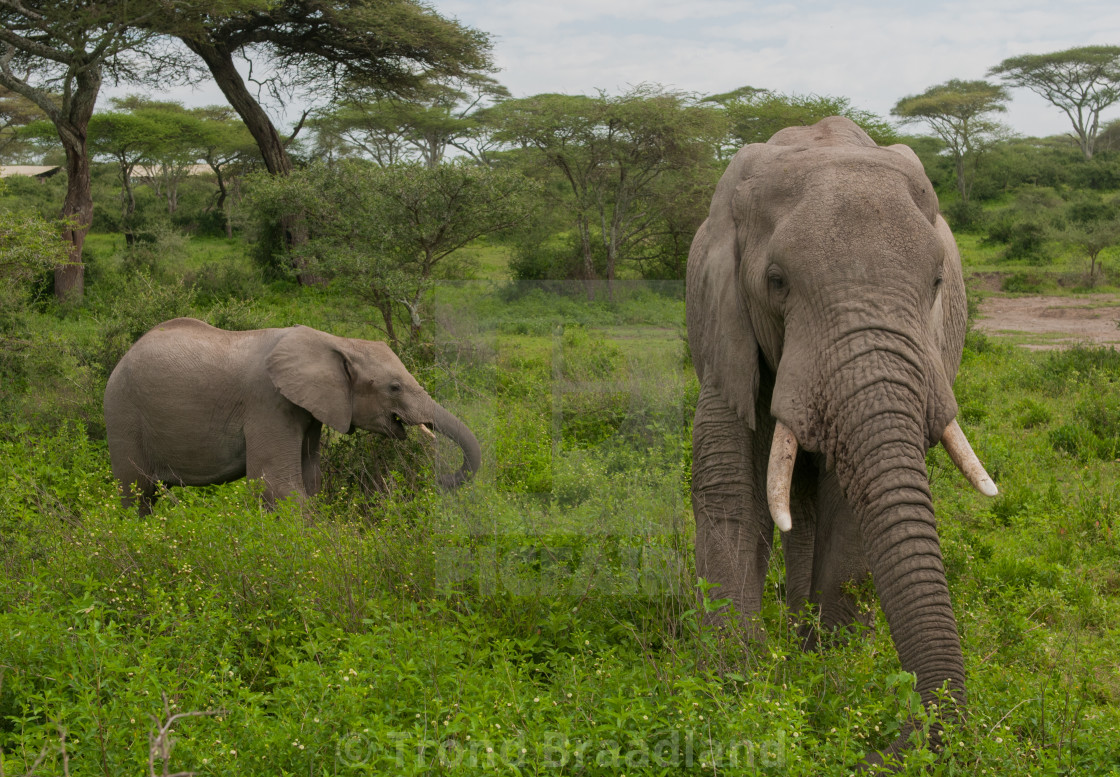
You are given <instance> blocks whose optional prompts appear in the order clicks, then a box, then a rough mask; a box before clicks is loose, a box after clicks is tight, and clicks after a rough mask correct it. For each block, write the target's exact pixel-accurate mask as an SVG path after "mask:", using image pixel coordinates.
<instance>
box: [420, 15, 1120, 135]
mask: <svg viewBox="0 0 1120 777" xmlns="http://www.w3.org/2000/svg"><path fill="white" fill-rule="evenodd" d="M437 10H438V11H439V12H440V13H444V14H451V15H455V16H457V17H458V18H459V19H460V20H461V21H463V22H464V23H466V24H469V25H472V26H475V27H478V28H479V29H483V30H486V31H488V32H491V33H492V34H494V36H495V44H496V45H495V58H496V60H497V62H498V64H499V66H500V67H501V68H502V73H501V74H500V76H499V77H500V80H502V82H503V83H505V84H506V85H507V86H509V87H510V89H511V90H512V91H513V92H514V94H515V95H529V94H537V93H540V92H568V93H583V94H588V93H592V92H593V91H594V90H595V89H599V88H602V89H606V90H607V91H611V92H614V91H619V90H621V89H624V88H625V87H626V86H627V85H628V84H636V83H642V82H656V83H661V84H665V85H666V86H671V87H674V88H679V89H683V90H686V91H697V92H703V93H714V92H721V91H727V90H729V89H733V88H735V87H738V86H743V85H745V84H750V85H752V86H759V87H764V88H768V89H773V90H775V91H780V92H787V93H788V92H798V93H810V92H811V93H817V94H829V95H836V96H843V97H848V98H849V99H851V100H852V102H853V104H855V105H856V106H858V107H860V108H864V109H867V110H872V111H875V112H876V113H879V114H881V115H884V116H886V115H888V114H889V112H890V109H891V107H892V106H893V105H894V103H895V102H897V100H898V99H899V98H901V97H904V96H906V95H909V94H916V93H918V92H921V91H923V90H925V89H926V88H928V87H929V86H932V85H934V84H937V83H942V82H944V81H947V80H949V79H950V78H969V79H970V78H983V77H984V76H985V73H986V72H987V70H988V68H990V67H991V66H992V65H995V64H997V63H999V62H1000V61H1002V60H1003V59H1005V58H1006V57H1009V56H1013V55H1016V54H1022V53H1028V52H1039V53H1042V52H1046V51H1057V50H1060V49H1063V48H1070V47H1073V46H1081V45H1088V44H1090V43H1112V44H1115V43H1120V41H1112V40H1108V39H1107V36H1108V34H1109V33H1110V31H1116V30H1120V4H1116V3H1115V2H1107V3H1106V2H1099V1H1098V0H1070V2H1065V3H1061V4H1057V3H1053V2H1052V0H1014V1H1012V0H988V1H987V2H984V3H976V2H940V3H938V2H930V3H921V4H919V3H912V2H905V3H900V2H897V0H878V1H876V0H849V1H848V2H845V3H842V4H841V3H835V2H825V1H824V0H820V1H815V2H814V1H806V0H798V1H795V2H787V3H779V4H770V3H758V2H748V3H742V2H726V1H725V0H698V2H692V3H681V2H679V0H678V1H676V2H671V1H670V0H615V1H612V2H610V3H604V2H602V0H571V1H570V2H564V3H555V2H524V1H523V0H450V1H448V2H440V3H438V5H437ZM1086 20H1091V21H1088V22H1087V21H1086ZM1117 113H1120V112H1117ZM1006 118H1007V121H1008V122H1009V123H1010V124H1011V125H1012V126H1013V127H1014V128H1015V129H1017V130H1018V131H1019V132H1022V133H1025V134H1053V133H1058V132H1063V131H1065V126H1066V124H1065V122H1066V120H1065V117H1064V116H1062V114H1061V113H1060V112H1058V110H1057V109H1055V108H1053V107H1051V106H1049V105H1048V104H1047V103H1045V102H1044V101H1042V100H1041V98H1037V97H1032V96H1031V95H1028V94H1019V93H1018V92H1016V93H1015V99H1014V101H1013V103H1012V106H1011V110H1010V111H1009V113H1008V114H1007V117H1006Z"/></svg>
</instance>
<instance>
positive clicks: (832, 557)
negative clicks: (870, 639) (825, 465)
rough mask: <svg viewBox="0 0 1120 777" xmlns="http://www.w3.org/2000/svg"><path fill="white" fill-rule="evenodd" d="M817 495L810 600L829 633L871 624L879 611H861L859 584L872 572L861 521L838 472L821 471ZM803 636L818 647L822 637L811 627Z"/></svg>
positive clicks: (808, 642)
mask: <svg viewBox="0 0 1120 777" xmlns="http://www.w3.org/2000/svg"><path fill="white" fill-rule="evenodd" d="M817 494H818V497H817V513H818V514H817V532H816V537H815V548H814V552H813V559H812V582H811V584H810V592H809V602H810V603H812V604H814V605H816V606H817V607H818V609H819V611H820V625H821V629H822V630H823V631H824V632H825V633H826V634H827V633H829V632H831V631H835V630H843V629H847V628H849V627H851V626H854V625H856V624H861V625H863V626H868V627H869V626H871V625H872V624H874V622H875V613H874V611H873V610H870V611H869V610H867V609H866V608H865V609H864V610H863V611H861V610H860V603H859V601H858V598H857V593H858V589H859V587H860V586H861V585H862V584H864V583H866V582H867V581H868V580H869V579H870V575H871V572H870V570H869V568H868V566H867V560H866V558H865V557H864V555H863V544H862V540H861V538H860V534H859V522H858V521H857V520H856V518H855V515H853V513H852V508H851V507H850V506H849V505H848V502H847V500H846V499H844V495H843V494H842V493H841V491H840V484H839V482H837V480H836V474H835V472H824V471H822V472H821V474H820V480H819V484H818V489H817ZM802 636H803V637H804V638H805V643H806V646H807V647H815V646H816V645H817V644H818V642H819V639H820V635H819V634H817V633H816V632H815V630H812V629H808V628H806V629H804V631H803V635H802Z"/></svg>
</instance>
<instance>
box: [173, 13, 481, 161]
mask: <svg viewBox="0 0 1120 777" xmlns="http://www.w3.org/2000/svg"><path fill="white" fill-rule="evenodd" d="M176 8H177V7H171V10H168V11H166V12H165V13H164V14H163V15H162V16H161V17H160V18H159V20H158V22H157V24H158V28H159V30H160V31H161V32H164V33H167V34H170V35H173V36H175V37H177V38H178V39H179V40H181V41H182V42H183V44H184V45H185V46H186V47H187V48H188V49H190V50H191V51H192V52H194V53H195V54H196V55H198V57H199V58H200V59H201V60H202V62H203V63H204V64H205V66H206V68H207V69H208V70H209V72H210V74H211V75H212V76H213V78H214V80H215V82H216V83H217V84H218V87H219V88H220V89H221V90H222V93H223V94H224V95H225V96H226V99H227V100H228V101H229V104H230V105H231V106H232V107H233V109H234V110H236V111H237V113H238V115H239V116H241V119H242V120H243V121H244V122H245V125H246V127H248V129H249V132H250V133H252V135H253V138H254V139H255V140H256V141H257V144H258V146H259V147H260V150H261V156H262V157H263V159H264V163H265V167H266V168H267V169H268V171H269V172H270V173H280V174H285V173H288V172H290V171H291V169H292V162H291V159H290V158H289V156H288V153H287V150H286V148H285V146H286V141H285V140H284V139H283V138H281V136H280V133H279V132H278V131H277V129H276V127H275V125H274V124H273V123H272V120H271V119H270V118H269V116H268V114H267V113H266V112H265V110H264V108H263V107H262V106H261V104H260V101H259V100H258V98H257V96H256V95H254V94H253V92H252V91H250V89H249V87H248V86H247V85H246V83H245V79H244V78H242V76H241V74H240V73H239V72H238V70H237V57H239V56H242V55H248V54H249V53H252V54H254V55H256V56H259V57H264V58H266V59H267V60H268V62H269V63H270V64H271V66H272V68H273V70H274V71H275V72H277V73H282V74H283V76H284V79H285V81H286V82H287V84H288V85H290V86H292V87H296V88H300V87H303V88H309V89H315V90H316V91H317V92H319V93H323V92H324V91H325V92H326V93H327V94H334V93H336V91H337V90H338V89H339V88H340V87H341V86H342V85H344V84H346V85H348V86H352V85H354V84H359V85H364V86H369V87H372V88H377V89H379V90H381V91H383V92H384V93H385V94H396V93H407V92H408V91H409V90H411V89H414V88H416V87H417V86H419V85H420V84H422V83H423V81H424V78H425V77H427V76H430V75H449V76H450V75H460V74H466V73H470V72H474V71H484V70H488V69H489V68H490V66H491V64H490V42H489V39H488V37H487V36H486V35H485V34H484V33H482V32H479V31H477V30H474V29H471V28H469V27H465V26H463V25H461V24H459V23H458V22H456V21H452V20H448V19H445V18H443V17H441V16H439V15H438V14H437V13H436V12H435V11H433V10H432V9H431V8H429V7H428V6H426V5H424V4H422V3H420V2H417V0H280V1H279V2H274V1H273V0H245V2H242V3H240V4H238V5H235V6H226V7H224V8H219V9H217V10H215V9H213V8H210V7H201V6H199V7H188V8H187V9H186V10H176ZM274 94H275V92H274Z"/></svg>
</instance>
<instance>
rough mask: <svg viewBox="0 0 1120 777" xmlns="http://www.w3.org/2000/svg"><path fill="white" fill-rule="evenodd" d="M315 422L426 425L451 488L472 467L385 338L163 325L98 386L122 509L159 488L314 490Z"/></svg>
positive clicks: (465, 440)
mask: <svg viewBox="0 0 1120 777" xmlns="http://www.w3.org/2000/svg"><path fill="white" fill-rule="evenodd" d="M323 424H327V425H328V426H330V427H331V428H332V429H335V430H337V431H339V432H342V433H344V434H349V433H350V432H353V431H354V429H356V428H360V429H368V430H370V431H373V432H377V433H378V434H383V435H385V436H387V437H395V438H398V439H402V438H404V437H405V436H406V434H407V433H406V431H405V426H406V425H420V426H421V428H422V429H424V431H426V432H428V434H431V432H430V431H429V430H428V429H427V426H426V425H430V426H431V427H432V428H433V429H435V430H436V431H437V432H440V433H441V434H443V435H446V436H447V437H448V438H449V439H451V440H453V441H454V442H455V443H456V444H457V445H458V446H459V447H460V448H461V449H462V451H463V464H462V466H461V467H460V468H459V470H458V471H456V472H453V473H446V474H443V475H441V476H440V480H441V482H442V484H443V485H444V486H445V487H447V488H454V487H455V486H458V485H459V484H460V483H462V482H463V481H465V480H466V479H468V478H469V477H470V476H471V475H472V474H473V473H474V472H475V471H476V470H477V469H478V466H479V461H480V458H481V457H480V451H479V446H478V441H477V440H476V439H475V436H474V435H473V434H472V433H471V431H470V429H468V428H467V427H466V425H465V424H464V423H463V422H462V421H460V420H459V419H458V418H456V417H455V416H454V415H452V414H451V413H450V412H448V411H447V410H445V409H444V408H443V407H442V406H441V405H439V404H438V403H436V401H435V400H433V399H432V398H431V397H430V396H428V393H427V392H426V391H424V389H423V388H421V386H420V384H419V383H417V382H416V379H415V378H413V377H412V375H411V374H410V373H409V372H408V370H407V369H405V366H404V365H403V364H402V363H401V360H400V359H398V358H397V355H396V354H395V353H393V351H392V350H391V349H390V348H389V346H387V345H386V344H385V343H380V342H371V341H368V340H355V339H349V338H344V337H335V336H334V335H330V334H327V333H325V332H320V331H318V330H315V329H309V328H308V327H304V326H294V327H289V328H286V329H257V330H253V331H248V332H227V331H225V330H223V329H217V328H215V327H212V326H210V325H209V324H206V323H204V322H202V321H197V320H195V319H193V318H176V319H173V320H171V321H165V322H164V323H162V324H159V325H158V326H156V327H155V328H153V329H152V330H151V331H150V332H148V333H147V334H145V335H144V336H143V337H141V338H140V339H139V340H138V341H137V342H136V344H135V345H133V346H132V348H131V349H129V351H128V353H126V354H125V355H124V358H122V359H121V361H120V363H119V364H117V366H116V368H115V369H114V370H113V374H112V375H111V376H110V377H109V383H108V385H107V386H106V387H105V427H106V430H107V432H108V438H109V456H110V458H111V460H112V465H113V475H114V477H116V479H117V480H118V481H120V484H121V487H122V489H123V492H122V502H123V503H124V504H125V505H126V506H129V505H131V504H134V503H137V502H138V507H139V511H140V514H141V515H146V514H148V513H150V512H151V509H152V503H153V501H154V500H155V496H156V486H157V484H158V483H160V482H164V483H168V484H171V485H184V486H201V485H209V484H211V483H228V482H230V481H232V480H237V479H238V478H242V477H245V476H246V475H248V476H249V477H251V478H258V479H260V480H262V481H264V487H265V490H264V494H265V499H266V501H267V503H268V504H270V505H271V504H273V503H274V502H275V500H277V499H282V498H284V497H287V496H292V495H294V496H295V497H296V498H297V499H299V500H300V501H303V500H305V499H306V498H307V497H308V496H310V495H313V494H315V493H317V492H318V490H319V485H320V481H321V476H320V470H319V438H320V432H321V431H322V426H323Z"/></svg>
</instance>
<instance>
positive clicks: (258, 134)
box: [182, 38, 292, 175]
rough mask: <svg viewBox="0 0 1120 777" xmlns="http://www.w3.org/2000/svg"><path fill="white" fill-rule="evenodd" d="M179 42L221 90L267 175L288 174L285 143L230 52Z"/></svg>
mask: <svg viewBox="0 0 1120 777" xmlns="http://www.w3.org/2000/svg"><path fill="white" fill-rule="evenodd" d="M182 41H183V43H184V44H185V45H186V47H187V48H189V49H190V50H191V51H193V52H194V53H195V54H197V55H198V56H199V57H201V58H202V61H203V62H205V63H206V67H207V68H208V69H209V70H210V74H211V75H213V76H214V81H215V83H217V84H218V88H219V89H221V90H222V94H224V95H225V96H226V100H228V101H229V104H230V106H232V107H233V109H234V110H235V111H237V115H238V116H240V117H241V120H242V121H244V122H245V126H246V127H248V128H249V133H250V134H251V135H252V136H253V139H254V140H255V141H257V146H258V147H259V148H260V151H261V157H262V158H263V159H264V166H265V167H266V168H267V169H268V172H270V173H272V174H273V175H287V174H288V173H290V172H291V171H292V160H291V158H290V157H289V156H288V151H287V149H285V148H284V141H283V139H281V137H280V133H279V132H277V131H276V127H274V126H273V125H272V121H271V120H270V119H269V118H268V114H267V113H265V112H264V109H263V108H261V106H260V103H258V102H257V101H256V100H255V99H254V98H253V95H252V94H251V93H250V92H249V88H248V87H247V86H245V81H244V79H242V78H241V74H240V73H238V72H237V68H236V67H235V66H234V63H233V52H231V51H228V50H227V49H225V48H219V47H217V46H214V45H213V44H211V43H208V42H206V41H200V40H196V39H193V38H182Z"/></svg>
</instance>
